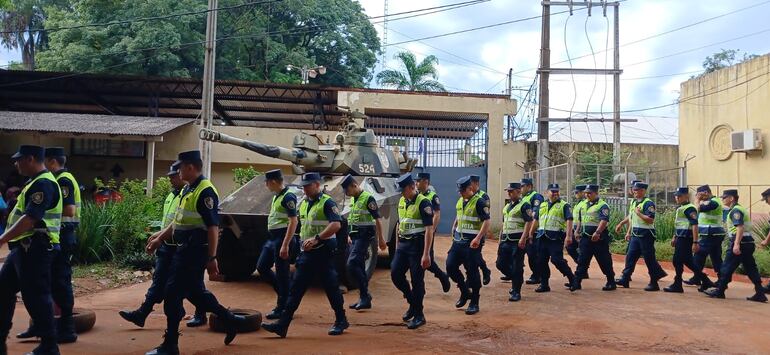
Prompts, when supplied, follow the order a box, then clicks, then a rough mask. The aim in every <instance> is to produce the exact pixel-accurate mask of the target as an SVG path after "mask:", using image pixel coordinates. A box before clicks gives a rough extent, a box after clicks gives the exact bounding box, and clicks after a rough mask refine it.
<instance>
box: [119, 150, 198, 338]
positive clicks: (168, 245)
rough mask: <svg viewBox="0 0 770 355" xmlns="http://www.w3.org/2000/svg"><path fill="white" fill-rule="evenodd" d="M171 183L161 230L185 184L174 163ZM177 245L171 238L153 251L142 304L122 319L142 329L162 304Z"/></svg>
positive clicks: (171, 217) (166, 225) (174, 208)
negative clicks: (150, 281) (148, 280)
mask: <svg viewBox="0 0 770 355" xmlns="http://www.w3.org/2000/svg"><path fill="white" fill-rule="evenodd" d="M166 176H168V178H169V181H170V182H171V192H169V193H168V195H167V196H166V200H165V201H164V202H163V216H162V219H161V230H162V229H165V228H167V227H168V226H169V225H171V223H173V222H174V216H175V215H176V210H177V208H179V199H180V198H181V196H180V194H181V192H182V189H183V188H184V185H185V182H184V180H182V178H181V177H180V176H179V164H178V163H174V164H171V167H169V171H168V173H167V174H166ZM176 247H177V243H176V242H175V241H174V239H173V236H172V237H171V238H170V239H169V240H164V241H163V244H161V245H160V247H158V250H156V251H155V270H154V271H153V273H152V284H151V285H150V288H148V289H147V294H146V295H145V296H144V302H142V304H141V305H140V306H139V308H138V309H136V310H133V311H125V310H124V311H120V312H118V314H119V315H120V317H122V318H123V319H125V320H127V321H129V322H131V323H134V324H135V325H136V326H138V327H140V328H142V327H144V322H145V321H146V320H147V316H149V315H150V313H152V311H153V309H152V307H153V306H154V305H156V304H159V303H161V302H163V297H165V294H166V283H167V282H168V277H169V272H170V271H171V259H172V258H173V256H174V253H175V252H176ZM195 314H196V315H200V314H202V315H201V317H203V318H205V317H206V313H205V312H203V311H202V310H200V309H199V307H196V308H195Z"/></svg>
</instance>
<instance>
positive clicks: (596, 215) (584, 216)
mask: <svg viewBox="0 0 770 355" xmlns="http://www.w3.org/2000/svg"><path fill="white" fill-rule="evenodd" d="M580 203H581V204H582V206H581V207H580V228H581V232H582V233H583V234H588V235H592V234H594V233H595V232H596V229H598V228H599V223H601V222H602V219H601V216H600V214H601V213H602V208H604V207H605V206H607V207H608V208H609V206H608V205H607V202H606V201H604V199H601V198H600V199H599V200H598V201H596V203H594V204H593V205H591V206H590V207H589V206H588V203H589V202H588V200H583V201H581V202H580ZM573 217H574V216H573Z"/></svg>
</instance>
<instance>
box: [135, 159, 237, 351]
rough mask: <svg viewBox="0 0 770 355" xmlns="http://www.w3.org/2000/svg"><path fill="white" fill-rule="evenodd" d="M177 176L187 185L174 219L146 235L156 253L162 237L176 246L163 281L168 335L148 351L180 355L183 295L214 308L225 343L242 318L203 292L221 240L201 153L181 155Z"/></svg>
mask: <svg viewBox="0 0 770 355" xmlns="http://www.w3.org/2000/svg"><path fill="white" fill-rule="evenodd" d="M177 161H178V162H179V176H180V177H181V178H182V180H184V181H185V182H186V183H187V186H186V187H185V188H184V189H183V190H182V193H181V194H180V197H179V207H178V208H177V211H176V213H175V215H174V221H173V222H172V223H171V225H169V226H168V227H166V228H165V229H164V230H162V231H161V232H159V233H157V234H155V235H153V236H151V237H150V239H149V240H148V243H147V251H148V252H150V253H152V252H154V251H156V250H157V249H158V248H159V247H160V246H161V244H163V242H164V241H166V240H172V239H171V238H172V237H173V241H174V242H176V243H177V244H178V245H179V246H178V247H177V248H176V250H175V251H174V254H173V256H172V258H171V268H170V272H169V276H168V281H167V283H166V289H165V297H164V298H163V311H164V313H165V314H166V334H165V336H164V340H163V343H162V344H161V345H160V346H158V347H157V348H155V349H153V350H151V351H150V352H148V353H147V354H148V355H156V354H178V353H179V345H178V344H179V321H181V320H182V318H183V317H184V307H182V299H183V298H187V299H189V300H190V301H191V302H192V303H193V304H195V305H196V306H197V307H199V308H200V309H201V311H204V312H213V313H215V314H216V315H217V316H218V318H219V319H220V320H221V321H222V322H223V323H224V324H225V329H226V336H225V339H224V342H225V345H229V344H230V343H231V342H232V341H233V339H235V336H236V326H237V324H239V323H242V322H244V321H245V319H244V317H243V316H238V315H235V314H233V313H232V312H230V311H229V310H228V309H227V308H225V307H223V306H222V305H221V304H219V302H218V301H217V298H216V297H215V296H214V294H212V293H211V292H209V291H208V290H206V288H205V287H204V284H203V282H202V280H203V274H204V272H205V271H206V270H207V269H208V272H209V277H211V276H214V275H217V274H219V267H218V264H217V257H216V251H217V241H218V240H219V212H218V207H219V196H218V194H217V190H216V188H214V185H213V184H212V183H211V181H209V180H208V179H207V178H206V177H205V176H203V175H202V174H201V170H202V169H203V161H202V160H201V153H200V151H197V150H194V151H188V152H182V153H179V155H178V157H177Z"/></svg>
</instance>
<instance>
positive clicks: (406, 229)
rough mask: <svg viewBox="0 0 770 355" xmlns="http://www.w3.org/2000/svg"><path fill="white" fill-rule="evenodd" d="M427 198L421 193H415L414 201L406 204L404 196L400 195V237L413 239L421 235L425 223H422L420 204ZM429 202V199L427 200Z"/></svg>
mask: <svg viewBox="0 0 770 355" xmlns="http://www.w3.org/2000/svg"><path fill="white" fill-rule="evenodd" d="M426 200H428V198H427V197H425V196H423V195H422V194H417V196H416V197H415V198H414V203H412V204H410V205H409V206H407V205H406V198H405V197H401V200H400V201H398V234H399V238H401V239H414V238H419V237H423V236H424V234H425V224H423V223H422V215H421V214H420V204H422V201H426ZM428 202H430V201H428Z"/></svg>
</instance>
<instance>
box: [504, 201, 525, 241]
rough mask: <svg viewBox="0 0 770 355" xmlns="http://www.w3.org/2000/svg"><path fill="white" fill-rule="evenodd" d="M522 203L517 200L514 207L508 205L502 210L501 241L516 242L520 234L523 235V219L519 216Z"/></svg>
mask: <svg viewBox="0 0 770 355" xmlns="http://www.w3.org/2000/svg"><path fill="white" fill-rule="evenodd" d="M522 206H524V201H523V200H519V202H517V203H516V204H515V205H513V204H510V203H509V204H508V205H507V206H505V208H504V209H503V236H502V238H501V241H503V242H507V241H518V240H519V239H521V234H522V233H524V225H525V224H526V222H524V218H523V216H522V214H521V207H522Z"/></svg>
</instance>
